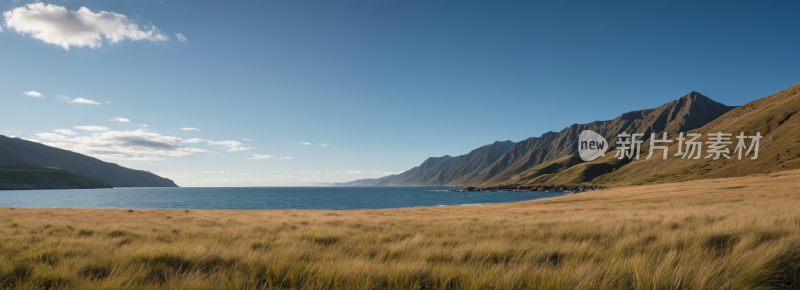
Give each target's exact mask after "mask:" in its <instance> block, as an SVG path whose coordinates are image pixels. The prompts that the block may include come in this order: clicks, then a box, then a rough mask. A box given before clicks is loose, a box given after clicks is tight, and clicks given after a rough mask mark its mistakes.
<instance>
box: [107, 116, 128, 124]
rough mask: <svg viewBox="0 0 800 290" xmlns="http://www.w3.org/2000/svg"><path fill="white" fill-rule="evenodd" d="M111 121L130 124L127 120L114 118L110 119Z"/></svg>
mask: <svg viewBox="0 0 800 290" xmlns="http://www.w3.org/2000/svg"><path fill="white" fill-rule="evenodd" d="M111 121H112V122H122V123H130V121H131V120H128V118H122V117H116V118H114V119H111Z"/></svg>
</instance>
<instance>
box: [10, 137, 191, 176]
mask: <svg viewBox="0 0 800 290" xmlns="http://www.w3.org/2000/svg"><path fill="white" fill-rule="evenodd" d="M0 148H2V149H4V151H5V152H8V153H10V154H13V155H14V156H16V157H17V158H18V159H21V160H24V161H26V162H30V163H33V164H37V165H42V166H46V167H57V168H62V169H66V170H69V171H73V172H76V173H80V174H85V175H89V176H93V177H96V178H97V179H99V180H100V181H102V182H103V183H105V184H109V185H111V186H114V187H177V185H176V184H175V183H174V182H172V180H169V179H166V178H163V177H160V176H158V175H155V174H153V173H150V172H147V171H142V170H134V169H130V168H126V167H122V166H119V165H117V164H114V163H108V162H103V161H100V160H99V159H96V158H94V157H89V156H86V155H83V154H79V153H75V152H72V151H68V150H63V149H58V148H54V147H50V146H47V145H44V144H40V143H36V142H31V141H27V140H22V139H19V138H8V137H6V136H2V135H0ZM0 158H2V157H0Z"/></svg>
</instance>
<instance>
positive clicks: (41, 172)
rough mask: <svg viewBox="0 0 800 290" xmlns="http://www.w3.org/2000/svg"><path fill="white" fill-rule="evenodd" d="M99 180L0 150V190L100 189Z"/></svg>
mask: <svg viewBox="0 0 800 290" xmlns="http://www.w3.org/2000/svg"><path fill="white" fill-rule="evenodd" d="M102 187H109V186H108V185H106V184H105V183H103V182H102V181H100V179H98V178H96V177H92V176H89V175H85V174H80V173H75V172H72V171H69V170H66V169H61V168H55V167H47V166H41V165H36V164H33V163H30V162H27V161H25V160H22V159H21V158H19V157H17V156H16V155H14V154H11V153H10V152H8V151H7V150H5V149H3V148H0V189H51V188H102Z"/></svg>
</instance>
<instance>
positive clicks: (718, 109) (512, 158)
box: [340, 91, 736, 186]
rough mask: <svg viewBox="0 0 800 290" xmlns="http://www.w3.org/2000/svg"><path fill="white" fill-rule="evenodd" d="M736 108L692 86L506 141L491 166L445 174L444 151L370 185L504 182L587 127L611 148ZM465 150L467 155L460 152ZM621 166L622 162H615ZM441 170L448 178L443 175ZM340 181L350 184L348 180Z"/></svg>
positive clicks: (554, 155)
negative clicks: (640, 106)
mask: <svg viewBox="0 0 800 290" xmlns="http://www.w3.org/2000/svg"><path fill="white" fill-rule="evenodd" d="M734 108H736V107H735V106H726V105H723V104H721V103H719V102H716V101H714V100H712V99H710V98H708V97H706V96H704V95H702V94H700V93H698V92H696V91H692V92H690V93H689V94H686V95H684V96H682V97H680V98H678V99H675V100H673V101H670V102H668V103H666V104H663V105H661V106H658V107H656V108H651V109H644V110H636V111H631V112H626V113H622V114H621V115H619V116H618V117H616V118H614V119H611V120H603V121H594V122H590V123H585V124H572V125H570V126H568V127H566V128H564V129H562V130H561V131H559V132H553V131H549V132H546V133H544V134H542V135H541V136H538V137H531V138H528V139H525V140H522V141H520V142H517V143H514V142H511V141H506V142H511V143H512V144H513V145H512V146H511V147H510V148H508V149H507V150H506V151H505V152H504V153H502V155H500V156H498V157H496V158H493V159H495V160H494V161H493V162H492V163H490V164H488V165H483V166H479V167H473V168H471V171H469V172H465V171H464V170H463V168H461V170H455V171H457V172H458V174H452V175H447V173H448V172H451V171H454V170H452V169H450V167H451V166H452V165H453V164H454V162H455V159H456V158H458V157H450V156H448V155H445V156H442V157H431V158H428V159H426V160H425V161H424V162H423V163H422V164H421V165H420V166H417V167H414V168H412V169H410V170H408V171H406V172H404V173H401V174H399V175H395V176H387V177H383V178H382V179H383V180H382V181H380V182H375V183H374V184H372V185H371V186H423V185H424V186H439V185H446V186H488V185H494V184H504V182H505V181H507V180H509V179H511V178H512V177H515V176H517V175H519V174H521V173H523V172H526V171H528V170H531V169H533V168H536V167H537V166H539V165H542V164H548V163H550V162H554V161H556V160H561V159H563V158H566V157H569V156H575V155H576V154H577V142H578V135H579V134H580V132H581V131H583V130H592V131H595V132H597V133H598V134H600V135H601V136H603V137H604V138H606V140H609V147H612V148H613V146H614V145H616V139H615V138H613V137H615V136H617V135H618V134H619V133H622V132H626V133H642V134H644V136H645V137H644V139H643V140H647V139H648V138H649V136H650V133H662V132H667V133H670V134H671V133H677V132H682V131H688V130H692V129H696V128H699V127H702V126H704V125H706V124H707V123H709V122H711V121H714V120H715V119H717V118H718V117H720V116H722V115H723V114H725V113H727V112H729V111H731V110H732V109H734ZM490 145H491V144H490ZM490 145H486V146H490ZM509 145H511V144H509ZM484 147H485V146H484ZM481 148H483V147H481ZM481 148H478V149H475V150H473V151H472V152H474V151H476V150H480V149H481ZM472 152H470V153H472ZM466 155H469V154H465V155H462V156H466ZM459 157H461V156H459ZM577 163H580V162H576V161H575V159H574V158H571V159H565V160H563V161H561V163H559V165H558V166H556V167H559V166H561V167H564V166H567V165H569V166H567V168H568V167H572V166H574V165H576V164H577ZM621 165H624V164H616V165H611V166H621ZM563 169H565V168H559V169H558V170H556V169H555V168H554V167H548V168H540V169H537V170H538V171H536V172H548V173H547V174H555V173H556V172H555V171H553V170H556V171H560V170H563ZM443 175H444V176H447V178H442V176H443ZM363 181H364V180H362V183H363ZM340 185H344V186H346V185H348V183H343V184H340Z"/></svg>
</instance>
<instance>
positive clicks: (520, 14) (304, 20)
mask: <svg viewBox="0 0 800 290" xmlns="http://www.w3.org/2000/svg"><path fill="white" fill-rule="evenodd" d="M0 5H2V6H0V8H2V9H3V11H4V13H3V18H2V19H1V21H2V26H0V27H1V28H2V32H0V54H2V55H3V61H2V66H3V68H4V69H2V70H0V80H1V81H0V84H2V85H0V99H1V100H2V112H3V113H2V114H0V134H3V135H7V136H17V137H22V138H27V139H31V140H37V141H39V142H43V143H46V144H50V145H54V146H58V147H62V148H65V149H70V150H75V151H78V152H81V153H84V154H88V155H91V156H94V157H97V158H100V159H102V160H104V161H109V162H114V163H118V164H121V165H123V166H127V167H131V168H136V169H142V170H148V171H153V172H156V173H158V174H160V175H162V176H164V177H168V178H171V179H173V180H175V181H176V183H178V184H179V185H181V186H290V185H308V184H315V183H324V182H338V181H350V180H354V179H360V178H374V177H380V176H384V175H387V174H389V173H395V172H401V171H404V170H407V169H409V168H411V167H413V166H416V165H418V164H419V163H421V162H422V161H424V160H425V159H426V158H427V157H430V156H442V155H447V154H449V155H460V154H464V153H467V152H469V151H470V150H472V149H474V148H477V147H479V146H482V145H485V144H489V143H492V142H494V141H497V140H512V141H521V140H523V139H526V138H528V137H533V136H539V135H541V134H542V133H544V132H547V131H559V130H561V129H563V128H565V127H567V126H569V125H571V124H573V123H586V122H591V121H595V120H605V119H611V118H614V117H616V116H618V115H619V114H621V113H623V112H627V111H632V110H638V109H645V108H652V107H656V106H659V105H661V104H663V103H666V102H669V101H671V100H674V99H676V98H679V97H681V96H683V95H685V94H687V93H689V92H691V91H698V92H700V93H702V94H704V95H706V96H708V97H710V98H712V99H714V100H716V101H719V102H721V103H724V104H727V105H741V104H744V103H747V102H749V101H752V100H754V99H757V98H761V97H764V96H767V95H769V94H772V93H775V92H777V91H780V90H782V89H784V88H786V87H788V86H791V85H793V84H795V83H797V82H800V70H798V69H797V67H798V64H800V54H798V53H797V51H798V47H800V45H799V44H800V38H798V37H797V33H798V31H800V23H799V22H797V18H796V11H800V4H798V2H796V1H794V2H793V1H770V2H767V3H756V2H755V1H752V2H736V1H661V2H655V1H429V0H426V1H413V0H409V1H374V0H369V1H284V0H280V1H252V2H231V1H229V2H225V1H223V2H220V1H169V0H164V1H150V0H141V1H81V0H78V1H44V2H33V1H24V0H21V1H3V2H0ZM82 7H85V9H82ZM103 11H105V12H108V13H103ZM110 12H113V14H112V13H110ZM76 23H78V24H81V25H76ZM178 34H180V35H181V36H182V37H185V39H181V37H180V36H178ZM183 40H185V41H183ZM67 48H68V49H67ZM37 93H38V95H41V97H39V96H38V95H37ZM92 102H94V103H97V104H93V103H92ZM115 118H124V119H126V120H128V121H129V122H120V121H119V120H122V119H116V120H115ZM143 124H146V125H147V127H144V126H142V125H143ZM92 126H94V127H92ZM181 128H196V129H199V131H198V130H182V129H181ZM54 130H58V131H54ZM65 130H69V131H65ZM92 130H94V131H92ZM245 139H247V140H245ZM199 140H202V141H199ZM305 143H308V145H306V144H305ZM321 144H324V145H327V146H323V145H321ZM254 154H258V155H254ZM256 156H261V157H264V158H260V159H256V158H255V157H256ZM267 156H272V157H267ZM286 157H291V158H286ZM281 158H283V159H281Z"/></svg>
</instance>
